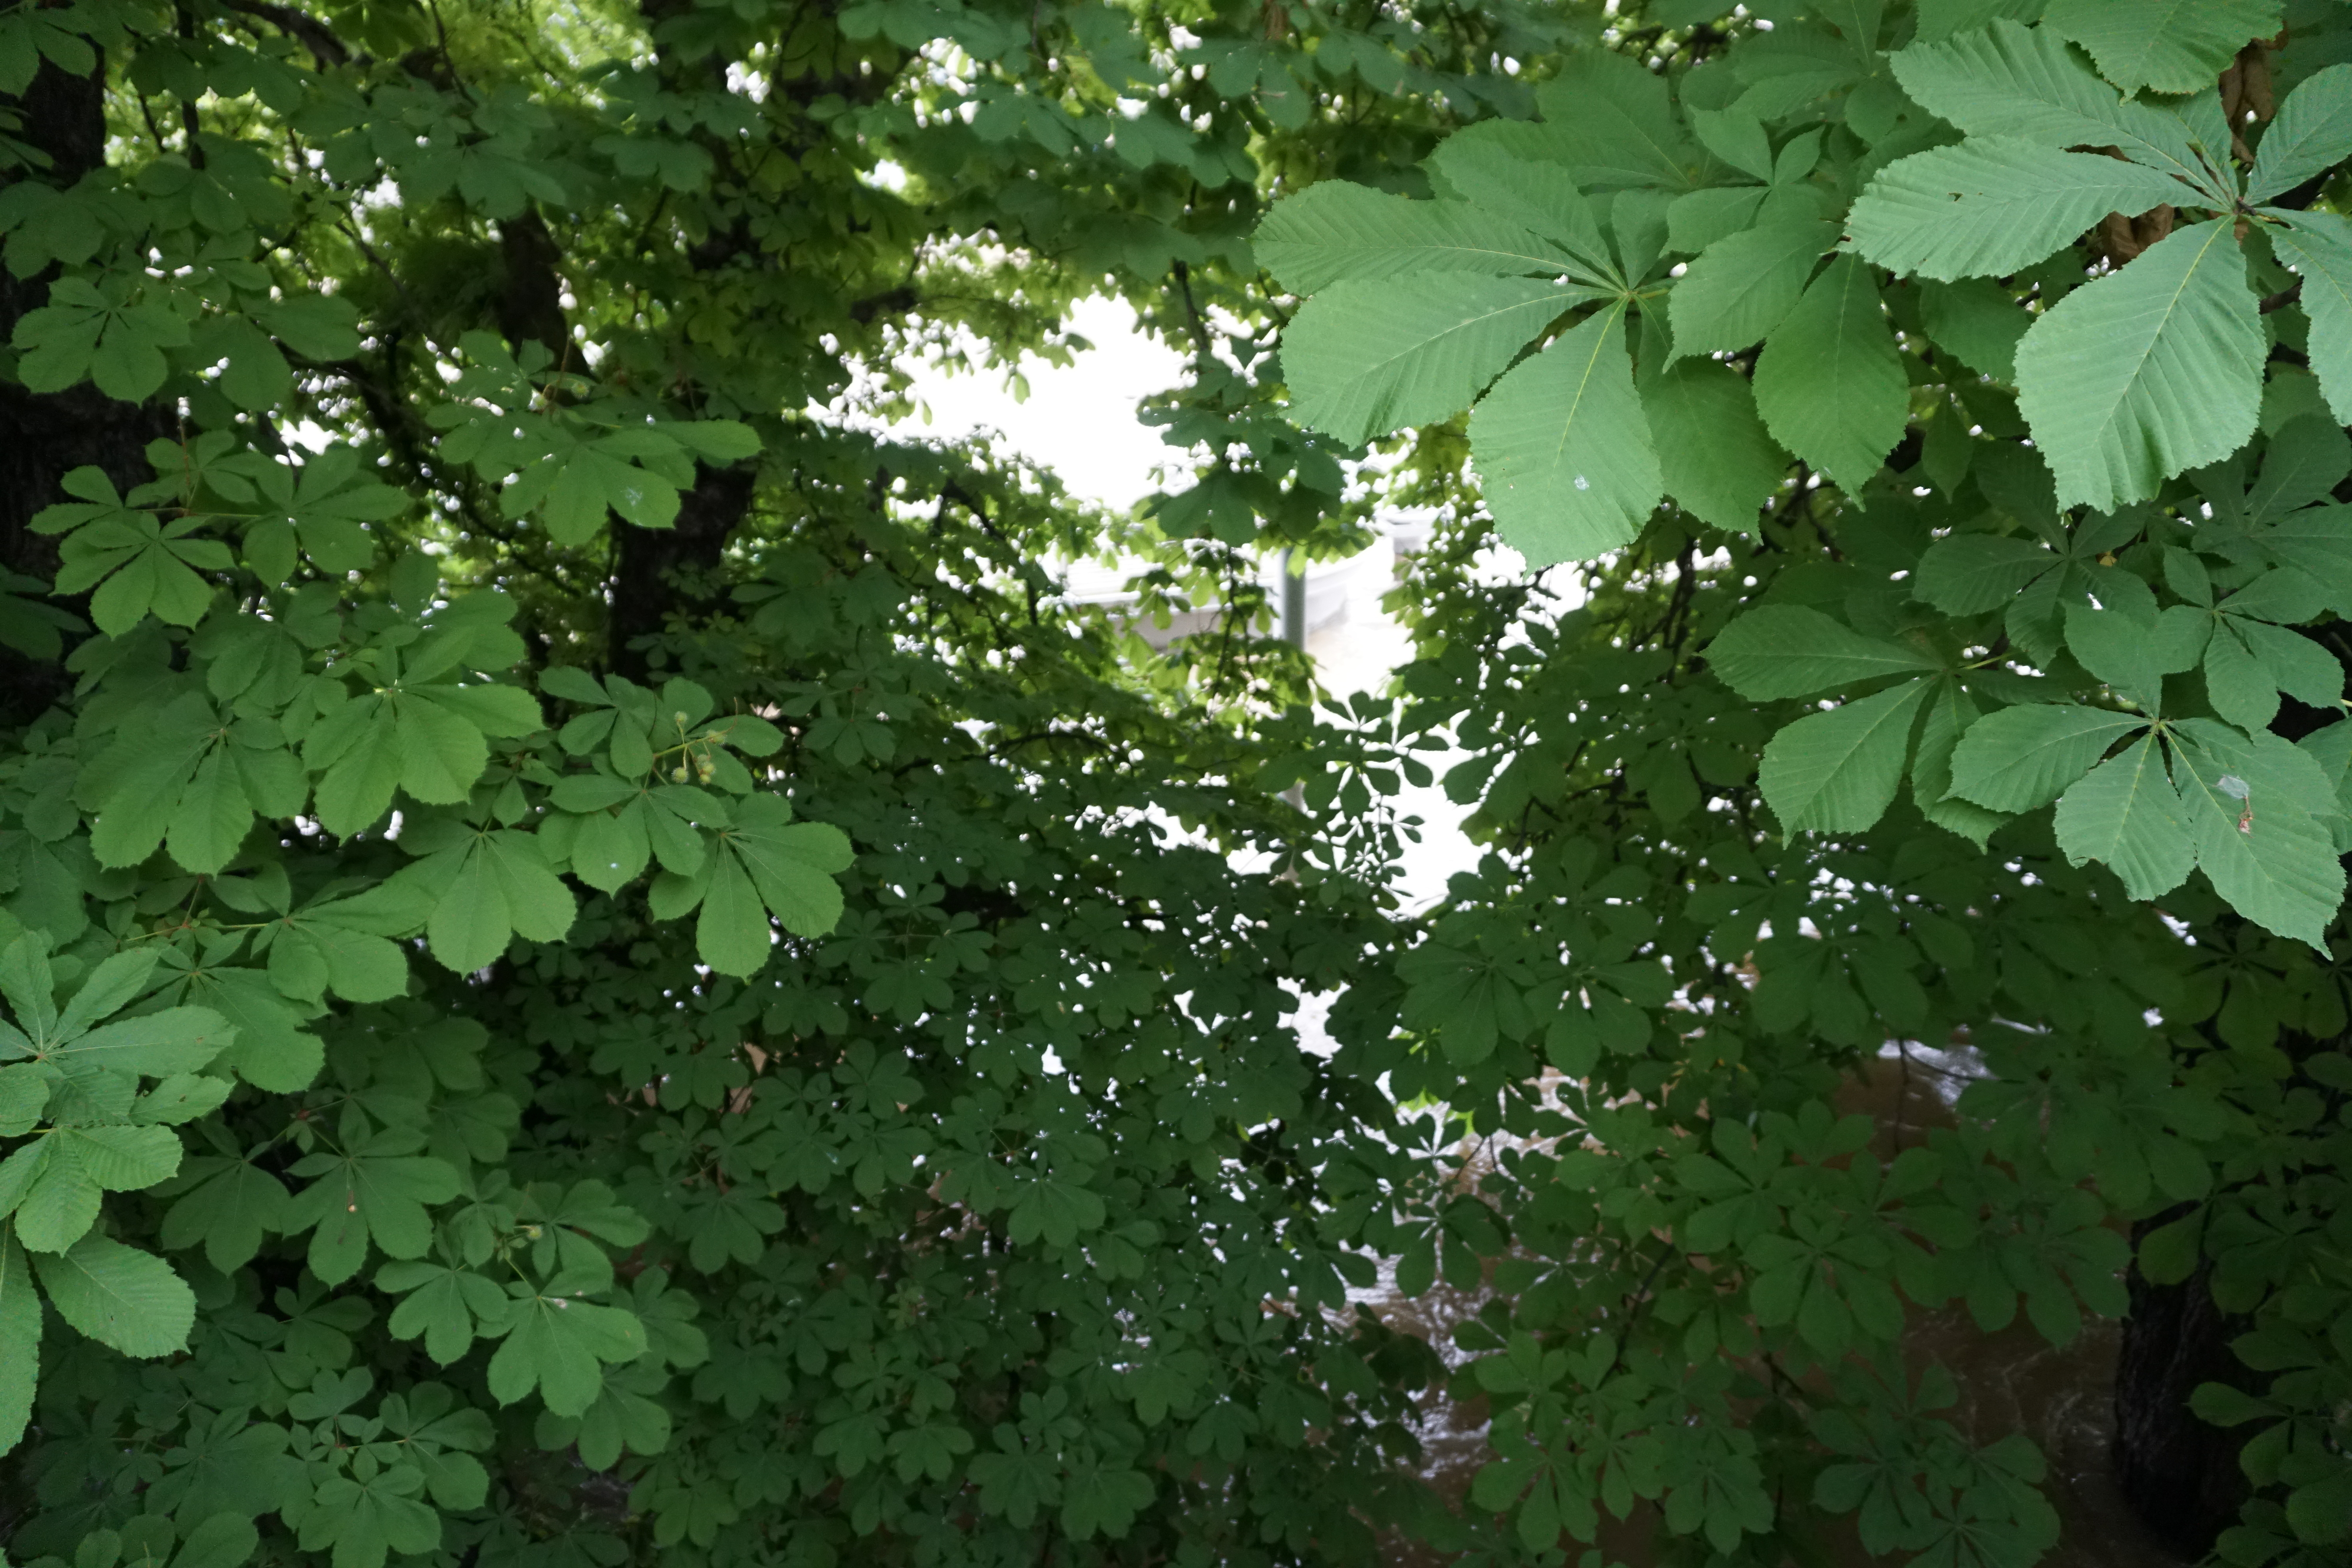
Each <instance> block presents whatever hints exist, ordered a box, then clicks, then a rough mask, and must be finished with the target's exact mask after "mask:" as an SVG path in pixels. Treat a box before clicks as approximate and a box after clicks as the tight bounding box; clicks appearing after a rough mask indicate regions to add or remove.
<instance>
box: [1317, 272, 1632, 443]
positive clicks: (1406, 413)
mask: <svg viewBox="0 0 2352 1568" xmlns="http://www.w3.org/2000/svg"><path fill="white" fill-rule="evenodd" d="M1590 297H1591V296H1590V295H1589V293H1588V292H1586V291H1582V290H1575V291H1571V290H1564V289H1562V288H1560V287H1558V286H1556V285H1555V284H1553V283H1551V282H1549V281H1548V280H1546V279H1543V278H1525V277H1477V276H1475V274H1470V275H1463V274H1455V275H1447V274H1436V275H1433V276H1428V277H1412V278H1399V279H1393V280H1389V281H1383V282H1378V283H1361V282H1347V283H1335V284H1333V285H1332V286H1331V287H1328V288H1326V289H1324V290H1323V291H1322V292H1321V293H1319V294H1318V295H1316V296H1315V298H1312V299H1309V300H1308V301H1307V303H1306V304H1305V305H1303V306H1301V307H1299V309H1298V313H1297V315H1296V316H1294V317H1292V318H1291V320H1290V325H1289V326H1288V327H1286V328H1285V329H1283V334H1282V372H1283V379H1284V380H1285V381H1286V382H1288V383H1289V386H1290V393H1291V417H1292V418H1293V419H1296V420H1297V422H1298V423H1301V424H1304V425H1307V426H1309V427H1311V428H1313V429H1316V430H1324V431H1328V432H1329V433H1330V434H1333V435H1336V436H1338V437H1339V439H1340V440H1342V441H1345V442H1349V443H1350V444H1354V443H1358V442H1362V441H1366V440H1369V439H1370V438H1371V437H1372V436H1375V435H1385V434H1388V433H1389V432H1390V431H1391V430H1401V429H1404V428H1407V427H1409V426H1413V425H1422V424H1429V423H1434V422H1436V421H1438V420H1442V419H1449V418H1451V417H1453V416H1454V414H1457V413H1461V412H1462V411H1463V410H1464V409H1465V408H1468V407H1469V406H1470V404H1471V402H1472V401H1473V400H1474V399H1475V398H1476V397H1477V395H1478V394H1479V393H1480V392H1483V391H1485V390H1486V383H1487V382H1491V381H1492V380H1494V379H1495V378H1496V376H1498V375H1500V374H1502V373H1503V371H1505V370H1506V369H1507V367H1508V366H1509V365H1510V362H1511V361H1512V360H1514V359H1515V358H1517V355H1518V353H1519V350H1522V349H1524V348H1526V347H1527V345H1528V340H1530V339H1532V338H1535V337H1537V336H1538V335H1539V334H1540V333H1541V332H1542V331H1543V329H1545V328H1546V327H1547V326H1549V325H1550V323H1551V322H1552V321H1554V320H1555V319H1558V318H1559V316H1560V315H1561V314H1562V313H1563V312H1565V311H1567V310H1568V309H1569V308H1570V307H1571V306H1574V305H1577V304H1580V303H1582V302H1583V301H1584V300H1585V299H1587V298H1590Z"/></svg>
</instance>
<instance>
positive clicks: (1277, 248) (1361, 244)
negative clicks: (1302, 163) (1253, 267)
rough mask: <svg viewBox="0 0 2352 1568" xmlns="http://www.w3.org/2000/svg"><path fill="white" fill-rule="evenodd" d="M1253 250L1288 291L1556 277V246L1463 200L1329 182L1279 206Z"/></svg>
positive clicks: (1559, 262)
mask: <svg viewBox="0 0 2352 1568" xmlns="http://www.w3.org/2000/svg"><path fill="white" fill-rule="evenodd" d="M1250 248H1251V250H1252V251H1253V253H1254V254H1255V256H1256V257H1257V262H1258V265H1259V266H1261V267H1265V269H1266V270H1267V271H1268V272H1271V273H1273V274H1274V276H1275V277H1276V278H1278V279H1280V280H1281V282H1282V286H1283V287H1285V288H1287V289H1289V290H1290V291H1291V292H1292V293H1293V294H1315V293H1318V292H1320V291H1321V290H1323V289H1325V288H1327V287H1330V286H1331V285H1332V284H1334V283H1338V282H1341V281H1343V280H1354V281H1359V282H1375V281H1379V280H1381V279H1384V278H1391V277H1406V276H1409V275H1412V274H1415V273H1433V272H1475V273H1484V274H1486V276H1488V277H1512V276H1514V275H1523V274H1527V273H1544V274H1557V273H1559V272H1561V271H1563V270H1565V269H1567V268H1568V267H1570V265H1571V260H1570V257H1568V256H1565V255H1563V254H1562V253H1561V252H1560V251H1559V249H1558V248H1557V247H1555V246H1551V245H1549V244H1547V243H1545V242H1544V241H1543V240H1541V239H1538V237H1537V236H1536V235H1532V234H1529V233H1528V231H1527V230H1526V229H1525V228H1522V227H1521V226H1520V225H1517V224H1515V223H1513V222H1511V221H1510V220H1509V219H1507V218H1503V217H1497V216H1496V215H1495V214H1492V213H1488V212H1484V211H1482V210H1480V209H1479V208H1477V207H1474V206H1472V205H1470V204H1468V203H1467V202H1416V201H1411V200H1408V199H1407V198H1405V197H1403V196H1391V195H1389V194H1387V193H1384V192H1381V191H1375V190H1372V189H1370V188H1369V187H1367V186H1363V185H1356V184H1350V183H1348V182H1346V181H1344V180H1326V181H1324V182H1322V183H1320V184H1317V185H1313V186H1310V187H1308V188H1307V190H1305V191H1302V192H1300V193H1298V194H1297V195H1295V196H1290V197H1286V198H1285V199H1284V200H1282V201H1279V202H1276V204H1274V206H1273V208H1272V210H1270V211H1269V212H1268V213H1267V214H1265V221H1264V222H1262V223H1260V224H1259V225H1258V227H1257V233H1256V235H1255V236H1254V237H1253V238H1252V239H1251V241H1250Z"/></svg>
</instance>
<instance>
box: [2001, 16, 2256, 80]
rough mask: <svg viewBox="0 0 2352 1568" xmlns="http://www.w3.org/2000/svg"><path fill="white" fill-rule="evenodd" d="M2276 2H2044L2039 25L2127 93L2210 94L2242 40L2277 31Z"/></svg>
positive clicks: (2244, 44)
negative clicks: (2074, 46)
mask: <svg viewBox="0 0 2352 1568" xmlns="http://www.w3.org/2000/svg"><path fill="white" fill-rule="evenodd" d="M2280 15H2281V5H2280V0H2155V3H2153V4H2147V5H2116V4H2115V3H2114V0H2051V4H2050V9H2049V10H2048V11H2047V12H2046V13H2044V14H2043V17H2042V26H2044V27H2045V28H2048V29H2049V30H2051V31H2053V32H2055V33H2059V34H2062V35H2063V36H2064V37H2069V38H2072V39H2074V41H2075V42H2076V43H2078V44H2080V45H2082V46H2083V47H2084V48H2086V49H2088V50H2090V51H2091V57H2092V58H2093V59H2095V60H2096V61H2098V62H2099V72H2100V74H2101V75H2103V76H2105V78H2107V79H2108V80H2109V81H2111V82H2113V83H2115V84H2116V86H2117V87H2119V88H2121V89H2123V90H2124V91H2126V93H2136V92H2137V91H2139V90H2140V89H2142V88H2147V89H2152V90H2154V91H2157V92H2195V91H2197V90H2198V89H2200V88H2210V87H2211V86H2212V85H2213V78H2215V77H2217V76H2220V75H2221V71H2222V68H2224V67H2226V66H2228V65H2229V63H2230V61H2231V58H2232V57H2235V56H2236V54H2237V52H2238V51H2239V50H2240V49H2242V48H2243V47H2245V46H2246V43H2247V41H2248V40H2249V39H2252V38H2267V37H2270V36H2271V35H2272V34H2273V33H2275V32H2277V31H2278V30H2279V20H2280Z"/></svg>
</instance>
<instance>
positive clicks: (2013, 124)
mask: <svg viewBox="0 0 2352 1568" xmlns="http://www.w3.org/2000/svg"><path fill="white" fill-rule="evenodd" d="M1888 60H1889V63H1890V64H1892V65H1893V66H1894V68H1895V80H1897V81H1899V82H1900V83H1902V84H1903V90H1904V92H1905V93H1906V94H1908V95H1909V97H1910V98H1911V99H1912V101H1913V102H1915V103H1917V104H1918V105H1920V106H1921V107H1922V108H1924V109H1925V110H1927V112H1928V113H1930V114H1933V115H1936V116H1937V117H1938V118H1939V119H1943V120H1949V121H1950V122H1951V123H1952V124H1954V125H1956V126H1958V127H1959V128H1960V129H1961V130H1962V131H1966V132H1968V133H1969V135H1971V136H2019V137H2023V138H2024V139H2025V140H2027V141H2038V142H2040V143H2041V144H2042V145H2043V146H2045V147H2056V148H2070V147H2108V146H2115V147H2120V148H2121V149H2122V150H2123V152H2124V153H2125V154H2126V156H2127V157H2130V158H2132V159H2134V160H2135V161H2137V162H2142V163H2145V164H2147V166H2148V167H2150V168H2152V169H2161V170H2163V171H2164V172H2166V173H2168V174H2173V175H2177V176H2179V177H2181V178H2184V179H2187V180H2189V181H2190V182H2191V183H2203V182H2205V181H2207V180H2209V179H2210V176H2209V175H2208V174H2207V172H2206V170H2205V167H2204V165H2203V164H2202V163H2201V162H2200V161H2199V160H2198V158H2197V156H2196V154H2195V152H2193V151H2192V150H2191V149H2190V148H2189V141H2188V137H2187V135H2186V134H2185V132H2184V130H2183V128H2182V126H2181V123H2180V121H2179V120H2178V119H2177V118H2175V117H2173V116H2170V115H2168V114H2166V113H2165V112H2164V111H2162V110H2158V109H2153V108H2150V107H2148V106H2147V105H2146V104H2141V103H2135V102H2131V101H2129V100H2127V99H2123V98H2122V97H2120V96H2119V95H2118V94H2117V93H2116V89H2114V88H2112V87H2110V86H2108V85H2107V84H2106V83H2105V82H2103V81H2101V80H2100V79H2099V78H2097V77H2096V76H2095V75H2094V74H2093V73H2092V71H2091V69H2090V68H2089V67H2087V66H2085V65H2084V63H2083V60H2082V58H2081V57H2079V56H2077V55H2076V54H2075V53H2074V50H2073V49H2071V48H2069V47H2067V44H2066V41H2065V39H2064V38H2063V37H2060V36H2059V35H2058V34H2056V33H2054V32H2052V31H2050V30H2048V29H2046V28H2038V27H2024V26H2019V25H2018V24H2017V23H2016V22H2014V21H2011V20H2009V19H2007V18H2005V17H2004V18H2000V19H1997V20H1995V21H1993V22H1992V23H1991V25H1990V26H1987V27H1985V28H1983V29H1981V30H1979V31H1976V32H1969V33H1962V34H1959V35H1958V36H1956V37H1950V38H1947V39H1945V40H1943V41H1941V42H1938V43H1919V44H1914V45H1912V46H1911V47H1909V48H1907V49H1904V50H1901V51H1900V52H1898V53H1896V54H1895V55H1892V56H1889V57H1888ZM2213 194H2214V195H2215V196H2217V197H2219V196H2220V195H2221V193H2220V192H2214V193H2213Z"/></svg>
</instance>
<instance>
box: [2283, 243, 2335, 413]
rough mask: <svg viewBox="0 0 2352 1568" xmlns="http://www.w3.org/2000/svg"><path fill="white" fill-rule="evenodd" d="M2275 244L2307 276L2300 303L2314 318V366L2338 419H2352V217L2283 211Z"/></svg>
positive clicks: (2285, 259)
mask: <svg viewBox="0 0 2352 1568" xmlns="http://www.w3.org/2000/svg"><path fill="white" fill-rule="evenodd" d="M2282 215H2284V216H2285V217H2286V218H2287V220H2288V225H2290V226H2284V227H2274V228H2273V229H2272V230H2271V231H2270V241H2271V249H2272V250H2273V252H2275V253H2276V255H2277V256H2278V258H2279V260H2280V262H2281V263H2282V264H2284V266H2287V267H2292V268H2294V271H2295V273H2296V275H2297V276H2299V277H2301V278H2302V279H2303V294H2302V297H2301V299H2300V301H2299V303H2300V304H2301V305H2302V307H2303V313H2304V316H2305V318H2306V319H2308V320H2309V321H2310V322H2311V335H2310V342H2309V345H2308V347H2309V352H2310V356H2311V369H2312V371H2313V373H2314V374H2315V375H2317V376H2318V378H2319V386H2320V390H2321V391H2322V392H2325V393H2326V395H2327V406H2328V408H2329V409H2330V410H2331V411H2332V412H2333V413H2335V415H2336V421H2337V423H2346V424H2352V220H2347V219H2346V218H2343V217H2341V216H2339V215H2337V214H2335V213H2292V214H2282Z"/></svg>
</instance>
